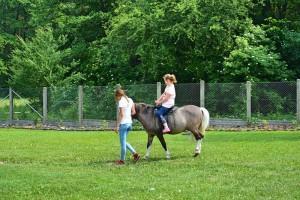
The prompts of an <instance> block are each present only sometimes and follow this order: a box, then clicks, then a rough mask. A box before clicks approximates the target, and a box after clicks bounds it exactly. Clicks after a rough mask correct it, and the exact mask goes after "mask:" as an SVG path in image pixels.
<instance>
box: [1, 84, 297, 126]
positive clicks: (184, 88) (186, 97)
mask: <svg viewBox="0 0 300 200" xmlns="http://www.w3.org/2000/svg"><path fill="white" fill-rule="evenodd" d="M203 84H204V83H203ZM175 87H176V94H177V96H176V106H183V105H187V104H192V105H196V106H200V105H203V104H204V106H205V107H206V108H207V110H208V111H209V112H210V115H211V118H212V119H213V120H219V122H220V121H226V120H241V121H243V122H245V123H246V122H257V121H268V120H269V121H271V120H279V121H287V122H290V123H294V124H295V122H296V120H297V117H296V116H297V84H296V82H280V83H251V88H247V84H246V83H206V84H205V85H202V86H201V83H200V82H199V83H183V84H176V85H175ZM122 88H123V89H125V91H126V93H127V94H128V96H130V97H131V98H132V99H133V100H134V101H135V102H144V103H147V104H151V105H154V100H155V99H156V98H157V96H158V95H159V94H161V93H162V92H163V91H164V88H165V86H164V85H161V84H143V85H125V86H123V87H122ZM201 89H203V90H204V91H201ZM114 90H115V86H112V85H110V86H83V87H82V96H81V97H80V95H81V94H80V92H79V91H80V87H77V86H75V87H52V88H47V89H46V93H45V88H44V89H43V88H22V89H13V111H11V112H13V115H10V101H9V89H6V88H4V89H0V121H10V123H11V121H13V122H16V121H21V120H31V121H32V124H35V125H36V124H44V125H45V124H47V125H54V126H70V127H71V126H74V127H92V128H99V129H101V128H103V129H107V128H111V127H113V126H114V125H115V119H116V102H115V100H114ZM299 90H300V88H299V89H298V92H299ZM247 92H250V93H249V94H250V95H251V96H250V99H249V97H248V96H247ZM298 98H299V97H298ZM80 99H82V100H80ZM249 100H250V101H249ZM298 102H299V100H298ZM298 105H299V103H298ZM249 106H250V107H249ZM247 108H250V109H247ZM299 110H300V109H299ZM249 112H250V113H249ZM10 116H12V117H13V118H12V119H10ZM298 116H300V115H299V114H298ZM249 117H250V118H249ZM229 123H232V121H229ZM245 123H244V124H245Z"/></svg>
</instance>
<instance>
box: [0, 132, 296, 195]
mask: <svg viewBox="0 0 300 200" xmlns="http://www.w3.org/2000/svg"><path fill="white" fill-rule="evenodd" d="M129 141H131V143H132V145H133V146H134V147H135V148H136V149H137V150H138V151H139V152H140V153H142V154H143V153H145V144H146V134H145V133H143V132H134V133H131V134H130V136H129ZM166 141H167V144H168V146H169V149H170V151H171V154H172V159H171V160H166V159H165V154H164V151H163V150H162V148H161V146H160V144H159V142H158V140H157V139H155V140H154V144H153V149H152V154H151V159H150V160H141V161H140V162H138V163H137V164H134V163H133V162H132V161H130V160H129V156H127V157H128V161H127V163H126V165H125V166H122V167H117V166H115V165H114V164H113V161H114V160H116V159H118V157H119V143H118V137H117V135H116V134H114V133H112V132H63V131H38V130H22V129H0V199H81V200H82V199H251V200H252V199H300V133H299V132H214V131H210V132H208V133H207V136H206V138H205V140H204V142H203V151H202V155H201V157H198V158H192V155H193V150H194V142H193V141H192V139H191V138H190V137H189V136H186V135H176V136H166Z"/></svg>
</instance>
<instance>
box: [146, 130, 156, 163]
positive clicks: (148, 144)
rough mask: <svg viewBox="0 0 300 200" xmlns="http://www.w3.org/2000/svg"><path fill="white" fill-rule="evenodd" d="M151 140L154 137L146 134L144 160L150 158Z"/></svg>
mask: <svg viewBox="0 0 300 200" xmlns="http://www.w3.org/2000/svg"><path fill="white" fill-rule="evenodd" d="M153 138H154V135H150V134H149V133H148V142H147V152H146V155H145V158H146V159H148V158H149V156H150V151H151V146H152V142H153Z"/></svg>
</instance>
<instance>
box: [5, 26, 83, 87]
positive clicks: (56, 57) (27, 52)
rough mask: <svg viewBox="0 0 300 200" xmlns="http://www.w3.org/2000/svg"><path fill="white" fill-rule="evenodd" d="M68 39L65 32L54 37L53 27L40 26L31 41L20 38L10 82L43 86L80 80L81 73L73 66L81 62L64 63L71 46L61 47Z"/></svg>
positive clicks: (13, 60) (17, 84)
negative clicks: (67, 47) (74, 71)
mask: <svg viewBox="0 0 300 200" xmlns="http://www.w3.org/2000/svg"><path fill="white" fill-rule="evenodd" d="M65 42H66V38H65V36H61V37H59V38H58V39H55V38H54V37H53V33H52V29H51V28H42V29H38V30H37V32H36V36H35V37H34V38H32V40H30V41H24V40H23V39H22V38H20V47H18V48H17V49H15V50H14V53H13V58H12V69H11V70H12V72H13V75H12V82H11V84H12V85H13V86H15V87H26V86H27V87H28V86H39V87H40V86H54V85H67V84H74V83H77V82H78V81H79V80H80V79H81V78H82V77H81V75H80V74H79V73H72V68H75V67H76V66H77V64H78V63H77V62H76V61H72V62H71V63H70V64H69V66H66V65H64V59H65V58H66V57H67V56H68V55H69V54H70V49H63V50H60V48H61V46H63V45H64V44H65Z"/></svg>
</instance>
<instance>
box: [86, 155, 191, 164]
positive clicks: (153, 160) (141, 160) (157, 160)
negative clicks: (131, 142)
mask: <svg viewBox="0 0 300 200" xmlns="http://www.w3.org/2000/svg"><path fill="white" fill-rule="evenodd" d="M185 158H193V157H192V155H190V156H172V157H171V158H170V159H166V158H165V157H155V158H148V159H145V158H141V159H140V160H139V161H137V162H135V161H133V160H126V161H125V163H126V165H129V164H130V165H131V164H145V163H151V162H164V161H166V162H168V161H175V160H181V159H185ZM115 161H116V160H92V161H90V162H89V163H88V165H89V166H97V165H107V164H111V165H114V164H115Z"/></svg>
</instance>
